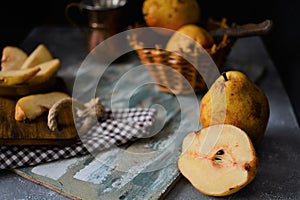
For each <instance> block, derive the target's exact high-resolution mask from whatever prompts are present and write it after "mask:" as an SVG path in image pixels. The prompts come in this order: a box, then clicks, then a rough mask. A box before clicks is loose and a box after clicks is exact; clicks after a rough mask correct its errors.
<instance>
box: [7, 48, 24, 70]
mask: <svg viewBox="0 0 300 200" xmlns="http://www.w3.org/2000/svg"><path fill="white" fill-rule="evenodd" d="M27 57H28V56H27V53H26V52H24V51H23V50H22V49H20V48H18V47H14V46H6V47H4V48H3V50H2V57H1V71H9V70H16V69H20V68H21V66H22V64H23V63H24V62H25V60H26V59H27Z"/></svg>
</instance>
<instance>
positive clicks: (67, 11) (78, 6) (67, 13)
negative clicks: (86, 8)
mask: <svg viewBox="0 0 300 200" xmlns="http://www.w3.org/2000/svg"><path fill="white" fill-rule="evenodd" d="M71 8H76V9H78V11H79V12H80V13H81V12H82V6H81V3H80V2H72V3H69V4H67V6H66V7H65V17H66V19H67V21H68V22H69V23H70V24H71V25H72V26H74V27H76V28H78V29H79V30H80V32H81V33H82V34H83V36H84V38H85V39H86V38H87V34H88V33H87V31H86V30H85V29H84V28H83V26H82V25H80V24H79V23H78V22H76V21H75V20H74V19H73V18H72V16H71V15H70V9H71Z"/></svg>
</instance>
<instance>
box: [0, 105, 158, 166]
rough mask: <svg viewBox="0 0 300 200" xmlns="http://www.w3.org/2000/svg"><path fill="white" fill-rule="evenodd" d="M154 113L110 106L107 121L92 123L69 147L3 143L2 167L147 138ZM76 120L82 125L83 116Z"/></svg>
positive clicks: (96, 150) (37, 161) (31, 162)
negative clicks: (9, 144)
mask: <svg viewBox="0 0 300 200" xmlns="http://www.w3.org/2000/svg"><path fill="white" fill-rule="evenodd" d="M155 113H156V111H155V109H152V108H128V109H117V110H113V111H112V110H108V109H107V110H106V120H105V121H103V122H101V123H97V124H93V125H92V126H91V128H90V129H89V130H88V131H87V133H85V134H84V135H83V136H81V138H80V139H78V140H77V141H76V142H75V143H73V144H71V145H69V146H0V169H12V168H17V167H25V166H33V165H37V164H40V163H46V162H50V161H55V160H59V159H64V158H71V157H74V156H81V155H86V154H89V153H91V152H99V151H101V150H104V149H108V148H110V147H112V146H115V145H117V146H118V145H121V144H125V143H126V142H128V141H133V140H136V139H138V138H143V137H147V136H149V133H150V132H149V128H150V127H151V126H152V125H153V122H154V116H155ZM77 120H78V121H77ZM76 121H77V122H76V126H80V124H81V123H83V121H84V119H80V118H76Z"/></svg>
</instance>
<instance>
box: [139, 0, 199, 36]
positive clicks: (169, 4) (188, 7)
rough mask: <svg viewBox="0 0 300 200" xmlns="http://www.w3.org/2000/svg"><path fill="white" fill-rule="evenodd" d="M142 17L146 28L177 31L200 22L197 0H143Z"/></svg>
mask: <svg viewBox="0 0 300 200" xmlns="http://www.w3.org/2000/svg"><path fill="white" fill-rule="evenodd" d="M142 12H143V16H144V19H145V22H146V24H147V25H148V26H150V27H151V26H153V27H161V28H167V29H172V30H177V29H179V28H180V27H181V26H183V25H185V24H190V23H196V22H199V20H200V5H199V3H198V2H197V0H145V1H144V3H143V7H142Z"/></svg>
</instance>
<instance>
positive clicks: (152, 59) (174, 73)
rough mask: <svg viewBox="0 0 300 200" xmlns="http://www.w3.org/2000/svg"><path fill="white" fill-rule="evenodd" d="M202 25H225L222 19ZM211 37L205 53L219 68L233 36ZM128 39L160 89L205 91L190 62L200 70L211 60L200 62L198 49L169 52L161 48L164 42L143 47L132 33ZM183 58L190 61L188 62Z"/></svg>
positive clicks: (204, 83) (207, 66)
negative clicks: (211, 42) (210, 45)
mask: <svg viewBox="0 0 300 200" xmlns="http://www.w3.org/2000/svg"><path fill="white" fill-rule="evenodd" d="M202 26H203V27H205V28H206V29H207V30H213V29H217V28H219V27H223V28H228V25H227V24H226V19H225V18H224V19H223V20H222V21H215V20H212V19H210V20H208V21H207V22H205V24H202ZM214 39H215V44H214V45H213V46H212V47H211V48H210V49H206V55H207V53H208V54H209V55H210V58H211V59H213V61H214V63H215V64H216V65H217V67H218V69H219V70H220V69H221V68H222V66H223V63H224V62H225V60H226V57H227V55H228V54H229V52H230V50H231V47H232V46H233V44H234V42H235V40H234V38H229V37H227V35H224V36H222V37H221V38H218V39H217V38H214ZM128 40H129V43H130V45H131V46H132V47H133V49H135V50H136V52H137V55H138V56H139V58H140V61H141V63H143V64H144V65H145V66H146V67H147V69H148V71H149V73H150V75H151V76H152V78H153V79H154V81H155V83H156V84H157V87H158V89H159V90H160V91H161V92H168V93H172V94H190V93H191V92H195V93H204V92H206V91H207V85H206V82H205V81H204V79H203V78H202V76H201V75H200V73H199V72H198V70H197V69H196V68H195V67H194V66H193V65H192V64H191V63H194V64H195V63H196V65H201V68H202V69H205V68H207V69H208V68H209V67H211V66H210V65H211V63H212V62H211V60H209V61H207V59H206V61H204V60H201V59H199V54H201V53H203V49H202V48H201V49H202V50H199V49H194V50H192V51H190V52H188V53H187V52H170V51H167V50H165V49H164V48H162V46H164V45H165V44H156V45H155V46H156V47H155V48H144V44H143V42H140V41H138V37H137V36H136V35H131V36H130V37H128ZM199 51H200V52H199ZM201 51H202V52H201ZM183 54H184V55H185V56H184V57H185V58H188V59H185V58H183V57H182V56H181V55H183ZM206 57H208V56H206ZM187 60H189V61H192V62H188V61H187ZM167 66H169V67H167ZM203 66H204V68H203ZM214 66H215V65H214ZM208 71H209V70H207V72H208ZM178 72H179V73H178ZM203 73H206V72H205V70H204V71H201V74H202V75H203ZM214 78H215V77H214Z"/></svg>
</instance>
